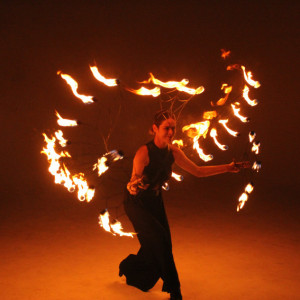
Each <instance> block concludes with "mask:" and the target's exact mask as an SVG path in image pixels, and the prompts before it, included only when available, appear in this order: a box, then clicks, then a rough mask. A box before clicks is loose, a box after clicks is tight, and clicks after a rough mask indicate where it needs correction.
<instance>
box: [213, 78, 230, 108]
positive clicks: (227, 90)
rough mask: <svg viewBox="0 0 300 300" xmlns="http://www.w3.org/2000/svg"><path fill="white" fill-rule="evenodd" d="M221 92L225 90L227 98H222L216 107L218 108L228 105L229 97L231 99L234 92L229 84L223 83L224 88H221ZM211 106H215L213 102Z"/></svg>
mask: <svg viewBox="0 0 300 300" xmlns="http://www.w3.org/2000/svg"><path fill="white" fill-rule="evenodd" d="M221 90H224V93H225V97H223V98H220V99H219V100H218V101H217V103H216V105H218V106H222V105H224V104H225V103H226V101H227V99H228V97H229V94H230V93H231V91H232V86H230V85H228V84H227V83H223V84H222V86H221ZM211 105H212V106H215V105H214V104H213V103H212V102H211Z"/></svg>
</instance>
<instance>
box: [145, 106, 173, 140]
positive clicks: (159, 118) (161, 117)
mask: <svg viewBox="0 0 300 300" xmlns="http://www.w3.org/2000/svg"><path fill="white" fill-rule="evenodd" d="M167 119H174V120H176V119H175V115H174V114H173V113H171V112H170V111H169V110H160V111H158V112H157V113H156V114H155V115H154V119H153V123H152V124H153V125H156V127H157V128H158V127H159V126H160V125H161V123H162V122H163V121H165V120H167ZM149 133H150V134H152V135H154V131H153V129H152V126H151V129H150V130H149Z"/></svg>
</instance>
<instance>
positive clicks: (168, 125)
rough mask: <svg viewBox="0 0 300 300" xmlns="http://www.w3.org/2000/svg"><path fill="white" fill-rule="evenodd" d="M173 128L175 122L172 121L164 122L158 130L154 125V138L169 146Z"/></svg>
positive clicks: (173, 132)
mask: <svg viewBox="0 0 300 300" xmlns="http://www.w3.org/2000/svg"><path fill="white" fill-rule="evenodd" d="M175 126H176V121H175V120H174V119H166V120H164V121H163V122H162V123H161V124H160V125H159V127H158V128H157V126H156V125H153V130H154V132H155V138H156V139H158V140H159V142H160V143H161V144H164V145H167V144H171V143H172V139H173V137H174V135H175Z"/></svg>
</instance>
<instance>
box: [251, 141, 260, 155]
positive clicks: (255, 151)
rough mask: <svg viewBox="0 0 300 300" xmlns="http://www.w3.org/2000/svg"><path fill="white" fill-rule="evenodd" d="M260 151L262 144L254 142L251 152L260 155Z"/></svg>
mask: <svg viewBox="0 0 300 300" xmlns="http://www.w3.org/2000/svg"><path fill="white" fill-rule="evenodd" d="M259 149H260V142H253V144H252V149H251V151H252V152H254V153H255V154H258V153H259Z"/></svg>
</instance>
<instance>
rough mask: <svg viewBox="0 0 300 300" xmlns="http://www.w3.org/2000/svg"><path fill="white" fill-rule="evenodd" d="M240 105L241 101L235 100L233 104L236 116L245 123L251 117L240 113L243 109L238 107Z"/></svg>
mask: <svg viewBox="0 0 300 300" xmlns="http://www.w3.org/2000/svg"><path fill="white" fill-rule="evenodd" d="M238 105H240V103H239V102H235V103H234V104H231V107H232V109H233V113H234V115H235V116H236V117H238V118H239V119H240V120H241V121H242V122H243V123H246V122H249V120H250V119H249V118H247V117H244V116H242V115H240V110H241V109H240V108H239V107H237V106H238Z"/></svg>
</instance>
